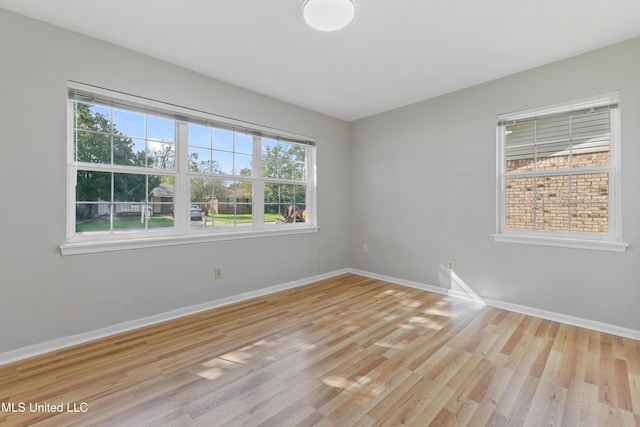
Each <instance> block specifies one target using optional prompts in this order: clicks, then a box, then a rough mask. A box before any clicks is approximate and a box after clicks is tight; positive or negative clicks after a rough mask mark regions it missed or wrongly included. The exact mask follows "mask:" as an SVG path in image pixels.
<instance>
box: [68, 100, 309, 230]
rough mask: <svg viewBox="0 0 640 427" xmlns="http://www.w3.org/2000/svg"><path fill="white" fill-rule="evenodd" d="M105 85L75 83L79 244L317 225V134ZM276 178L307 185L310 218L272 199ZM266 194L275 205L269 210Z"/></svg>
mask: <svg viewBox="0 0 640 427" xmlns="http://www.w3.org/2000/svg"><path fill="white" fill-rule="evenodd" d="M99 92H100V95H99V96H93V95H91V94H87V93H86V92H84V91H82V90H80V91H76V90H74V89H73V88H72V89H70V97H69V115H70V120H69V128H70V132H69V135H70V138H69V144H70V150H69V156H70V157H69V171H70V175H69V176H70V177H73V178H72V180H71V181H70V187H69V193H68V194H69V213H70V220H69V237H68V239H69V241H70V242H74V241H84V240H86V241H96V242H98V241H109V240H114V239H115V240H118V238H119V237H125V235H126V236H127V237H126V238H129V237H128V236H136V237H135V238H136V239H138V238H144V236H149V237H153V236H154V235H167V236H171V235H175V236H186V235H188V234H194V233H195V234H196V235H202V234H203V233H205V234H206V233H218V232H233V231H246V230H254V231H260V230H267V228H268V227H273V226H279V225H280V224H286V223H291V225H289V226H286V228H289V227H292V226H294V224H297V223H300V222H303V224H302V225H303V226H305V225H306V226H314V225H315V220H314V219H313V214H311V213H310V212H307V206H309V207H314V206H315V203H314V200H312V199H311V198H312V197H314V194H315V190H314V184H315V183H314V179H313V177H312V176H310V175H309V174H308V173H307V172H306V171H307V170H309V169H312V168H313V165H312V162H313V161H314V157H315V156H314V155H313V151H315V147H314V146H313V145H312V144H313V143H312V142H310V141H308V140H306V139H301V140H300V142H298V141H296V140H295V139H294V138H292V137H291V136H290V135H286V134H284V136H282V137H281V136H279V135H278V134H277V133H267V132H265V131H264V129H265V128H258V129H256V130H254V129H251V128H249V127H238V126H237V122H236V123H232V124H230V123H225V122H219V124H217V123H215V122H214V121H213V120H212V119H211V117H208V116H207V115H205V116H207V117H203V116H200V115H193V116H189V117H186V116H185V114H184V112H185V109H182V108H180V107H176V108H177V109H179V110H180V111H172V108H173V107H172V106H166V110H165V109H164V107H165V106H164V104H162V107H163V109H159V108H158V104H159V103H156V102H152V104H153V105H152V106H151V107H150V108H148V109H146V108H145V105H144V101H146V100H138V99H134V98H133V97H130V96H128V95H126V96H124V97H125V98H127V99H126V100H122V99H117V98H116V97H115V95H117V94H114V95H113V96H114V98H109V96H110V95H111V94H110V93H108V94H107V96H105V93H106V92H108V91H104V90H100V91H99ZM132 99H133V102H130V101H131V100H132ZM138 101H140V103H138ZM129 102H130V103H129ZM172 114H175V117H172ZM276 149H277V151H278V153H279V154H278V155H267V154H266V153H271V151H272V150H276ZM271 154H273V153H271ZM269 162H271V163H269ZM301 162H302V164H300V163H301ZM263 170H273V171H279V172H277V173H274V174H272V177H266V176H263V174H262V173H261V172H262V171H263ZM269 180H271V181H272V182H271V183H274V182H279V183H280V184H282V185H284V184H286V183H288V182H290V181H295V182H296V183H297V184H298V187H299V188H296V194H297V197H296V198H295V200H294V201H293V202H294V203H295V208H294V212H295V210H296V209H300V208H302V209H303V210H304V221H301V220H299V221H288V220H287V218H286V216H285V213H286V210H285V209H284V208H282V209H279V210H278V209H277V208H278V206H279V205H278V204H279V203H280V199H279V200H278V202H277V203H276V202H272V199H271V198H268V197H267V198H265V194H264V190H265V187H268V188H270V187H269V185H270V184H271V183H268V182H267V181H269ZM282 193H286V191H283V192H282ZM302 195H304V201H302V200H301V197H302ZM266 202H269V203H270V204H271V203H274V207H271V206H270V208H269V209H268V210H269V215H266V216H265V212H266V209H265V203H266ZM291 205H292V206H293V203H291ZM274 210H275V211H277V215H279V217H278V218H276V215H273V214H272V212H271V211H274ZM298 217H299V218H302V217H303V215H302V211H300V213H299V214H298ZM297 226H300V224H297ZM150 232H153V234H150Z"/></svg>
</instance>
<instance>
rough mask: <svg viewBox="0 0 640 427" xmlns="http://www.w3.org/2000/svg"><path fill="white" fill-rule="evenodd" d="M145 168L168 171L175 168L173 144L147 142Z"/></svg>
mask: <svg viewBox="0 0 640 427" xmlns="http://www.w3.org/2000/svg"><path fill="white" fill-rule="evenodd" d="M147 150H148V151H147V152H148V160H147V162H148V163H147V166H148V167H150V168H155V169H165V170H170V169H173V168H174V166H175V157H176V148H175V144H173V143H170V142H169V143H165V142H156V141H149V144H148V149H147Z"/></svg>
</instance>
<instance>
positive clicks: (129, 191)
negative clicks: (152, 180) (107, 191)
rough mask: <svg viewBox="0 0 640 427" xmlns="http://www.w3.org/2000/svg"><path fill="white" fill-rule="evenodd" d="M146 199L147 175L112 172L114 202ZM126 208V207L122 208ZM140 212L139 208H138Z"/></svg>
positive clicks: (142, 200)
mask: <svg viewBox="0 0 640 427" xmlns="http://www.w3.org/2000/svg"><path fill="white" fill-rule="evenodd" d="M146 200H147V176H146V175H142V174H129V173H114V174H113V201H114V202H126V203H128V202H145V201H146ZM124 209H128V208H124ZM138 213H140V209H138Z"/></svg>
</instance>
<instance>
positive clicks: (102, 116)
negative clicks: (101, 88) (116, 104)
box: [75, 102, 111, 133]
mask: <svg viewBox="0 0 640 427" xmlns="http://www.w3.org/2000/svg"><path fill="white" fill-rule="evenodd" d="M75 114H76V117H75V128H76V129H78V130H90V131H95V132H103V133H111V109H110V108H107V107H103V106H100V105H90V104H84V103H82V102H77V103H76V108H75Z"/></svg>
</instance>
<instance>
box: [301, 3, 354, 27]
mask: <svg viewBox="0 0 640 427" xmlns="http://www.w3.org/2000/svg"><path fill="white" fill-rule="evenodd" d="M302 15H303V16H304V20H305V21H306V23H307V25H309V26H310V27H311V28H315V29H316V30H320V31H336V30H339V29H341V28H344V27H346V26H347V25H349V24H350V23H351V21H353V17H354V16H356V2H355V0H305V1H304V3H302Z"/></svg>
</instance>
